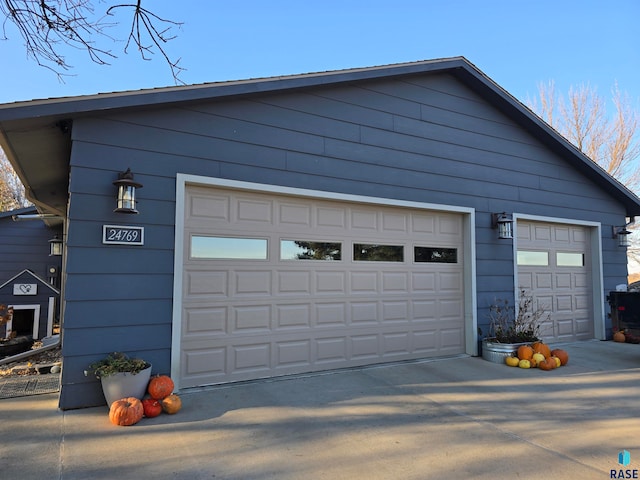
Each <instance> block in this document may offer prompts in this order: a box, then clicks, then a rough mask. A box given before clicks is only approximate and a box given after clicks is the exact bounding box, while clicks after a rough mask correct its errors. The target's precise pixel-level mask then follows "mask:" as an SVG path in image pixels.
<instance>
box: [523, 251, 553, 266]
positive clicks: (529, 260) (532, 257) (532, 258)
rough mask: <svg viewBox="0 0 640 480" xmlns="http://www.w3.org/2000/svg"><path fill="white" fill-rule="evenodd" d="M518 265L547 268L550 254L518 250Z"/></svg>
mask: <svg viewBox="0 0 640 480" xmlns="http://www.w3.org/2000/svg"><path fill="white" fill-rule="evenodd" d="M518 265H529V266H547V265H549V252H536V251H528V250H518Z"/></svg>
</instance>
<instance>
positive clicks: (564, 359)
mask: <svg viewBox="0 0 640 480" xmlns="http://www.w3.org/2000/svg"><path fill="white" fill-rule="evenodd" d="M551 356H553V357H557V358H559V359H560V363H561V364H562V365H566V364H567V363H569V354H568V353H567V352H566V351H565V350H562V349H560V348H556V349H554V350H551Z"/></svg>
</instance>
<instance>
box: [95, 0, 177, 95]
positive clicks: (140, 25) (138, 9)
mask: <svg viewBox="0 0 640 480" xmlns="http://www.w3.org/2000/svg"><path fill="white" fill-rule="evenodd" d="M141 4H142V0H138V2H137V3H136V4H135V5H133V4H122V5H113V6H111V7H109V9H108V10H107V15H113V13H112V12H113V11H115V10H116V9H119V8H125V9H128V8H132V9H133V10H134V11H133V20H132V22H131V30H130V31H129V37H128V38H127V44H126V45H125V47H124V51H125V53H127V50H128V48H129V45H130V44H131V43H132V42H133V44H134V45H135V46H136V47H137V49H138V51H139V52H140V56H141V57H142V59H143V60H151V58H150V57H148V56H147V54H153V53H154V52H153V45H155V46H156V48H157V49H158V51H159V52H160V53H161V54H162V56H163V57H164V59H165V61H166V62H167V64H168V65H169V68H171V74H172V75H173V78H174V80H175V81H176V82H178V83H184V82H182V81H181V80H180V79H179V78H178V76H179V75H180V72H182V71H183V70H184V68H182V67H180V66H179V65H178V64H179V63H180V59H178V60H176V61H175V62H174V61H172V60H171V59H170V58H169V56H168V55H167V53H166V52H165V50H164V48H163V46H162V44H164V43H167V42H169V41H171V40H173V39H174V38H176V35H173V34H172V33H171V30H172V28H173V27H180V26H181V25H182V23H179V22H174V21H173V20H167V19H165V18H161V17H159V16H158V15H156V14H155V13H153V12H151V11H149V10H147V9H146V8H143V7H142V5H141ZM155 22H159V23H161V24H164V25H166V28H164V29H163V30H159V29H158V28H157V27H156V23H155ZM145 36H148V37H149V41H151V43H152V45H148V44H146V45H145V40H144V38H145Z"/></svg>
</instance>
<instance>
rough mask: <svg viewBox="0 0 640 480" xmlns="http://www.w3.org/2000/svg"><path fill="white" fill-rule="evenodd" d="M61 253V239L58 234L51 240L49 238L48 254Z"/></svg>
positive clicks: (56, 254) (55, 254)
mask: <svg viewBox="0 0 640 480" xmlns="http://www.w3.org/2000/svg"><path fill="white" fill-rule="evenodd" d="M59 255H62V240H60V237H58V235H56V236H54V237H53V238H52V239H51V240H49V256H50V257H53V256H59Z"/></svg>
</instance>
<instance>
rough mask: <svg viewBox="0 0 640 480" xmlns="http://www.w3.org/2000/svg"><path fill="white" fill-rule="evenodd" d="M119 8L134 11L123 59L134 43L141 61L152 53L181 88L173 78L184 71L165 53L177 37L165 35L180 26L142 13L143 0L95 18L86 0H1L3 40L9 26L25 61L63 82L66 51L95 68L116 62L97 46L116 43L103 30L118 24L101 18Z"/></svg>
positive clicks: (148, 11) (114, 7)
mask: <svg viewBox="0 0 640 480" xmlns="http://www.w3.org/2000/svg"><path fill="white" fill-rule="evenodd" d="M119 8H132V9H133V22H132V28H131V32H130V34H129V38H128V39H127V42H126V46H125V49H124V52H125V53H127V47H128V46H129V43H130V42H133V43H135V44H136V45H137V46H138V50H139V51H140V54H141V57H142V58H143V59H144V60H149V59H150V57H149V56H148V55H147V54H153V53H155V52H154V50H155V49H157V50H158V51H159V52H160V53H161V55H162V56H163V58H164V60H165V61H166V62H167V64H168V65H169V67H170V69H171V75H172V76H173V78H174V81H175V82H176V83H183V82H182V81H181V80H180V79H179V78H178V76H179V74H180V72H182V71H183V70H184V68H182V67H180V66H178V63H179V61H180V60H179V59H178V60H176V61H173V60H171V59H170V58H169V56H168V54H167V53H166V51H165V48H164V46H165V44H166V43H167V42H169V41H171V40H173V39H174V38H175V37H176V36H175V35H172V34H171V33H170V32H171V30H172V28H173V27H180V26H181V25H182V24H181V23H179V22H174V21H172V20H166V19H163V18H161V17H160V16H158V15H156V14H154V13H153V12H151V11H150V10H147V9H145V8H143V7H142V0H138V1H137V4H131V5H129V4H119V5H113V6H111V7H109V8H108V9H107V12H106V14H105V16H102V17H98V16H97V15H96V12H95V9H94V7H93V4H92V2H91V0H0V12H1V13H2V14H3V15H4V17H5V18H4V21H3V23H2V39H3V40H7V39H8V36H7V31H8V29H7V27H8V24H9V23H11V24H13V25H14V26H15V27H16V28H17V30H18V32H19V34H20V36H21V37H22V39H23V41H24V46H25V49H26V52H27V56H28V57H29V58H31V59H33V60H34V61H35V62H36V63H37V64H38V65H40V66H42V67H44V68H47V69H49V70H51V71H52V72H54V73H56V75H58V78H59V79H60V80H63V77H64V76H65V75H68V73H66V72H68V71H69V70H71V69H72V68H73V66H72V65H70V64H69V63H68V62H67V60H66V58H65V56H64V55H63V53H62V52H63V50H64V47H65V46H68V47H71V48H75V49H80V50H84V51H86V53H87V55H88V56H89V58H90V59H91V61H92V62H94V63H97V64H98V65H108V64H109V63H110V62H111V61H112V60H113V59H115V58H117V56H116V55H115V54H114V53H113V52H112V51H111V50H109V49H106V48H103V47H101V46H99V45H98V43H97V41H98V40H101V39H106V40H109V41H116V39H114V38H112V37H111V36H110V35H108V33H107V30H108V29H109V28H111V27H114V26H116V25H117V24H118V23H117V22H108V21H106V16H107V15H109V16H110V15H113V14H112V12H113V10H114V9H119ZM158 25H160V26H161V27H162V28H159V27H158ZM147 37H148V38H149V43H148V44H146V45H145V44H144V43H143V41H145V39H146V38H147Z"/></svg>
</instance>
